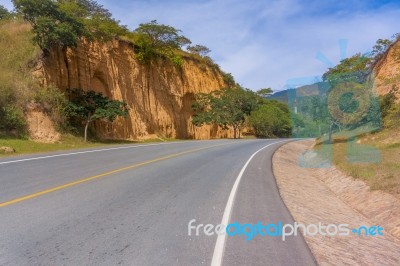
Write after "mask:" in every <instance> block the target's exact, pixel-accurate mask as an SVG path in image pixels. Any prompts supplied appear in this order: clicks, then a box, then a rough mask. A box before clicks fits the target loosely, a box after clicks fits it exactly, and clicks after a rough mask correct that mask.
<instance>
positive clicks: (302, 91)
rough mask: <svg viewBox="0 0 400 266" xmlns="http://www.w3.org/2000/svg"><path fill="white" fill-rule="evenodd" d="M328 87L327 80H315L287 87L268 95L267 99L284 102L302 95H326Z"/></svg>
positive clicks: (289, 101)
mask: <svg viewBox="0 0 400 266" xmlns="http://www.w3.org/2000/svg"><path fill="white" fill-rule="evenodd" d="M329 88H330V85H329V83H328V82H317V83H314V84H311V85H305V86H301V87H298V88H293V89H287V90H283V91H278V92H276V93H274V94H273V95H271V96H270V97H268V99H274V100H278V101H281V102H285V103H289V104H290V103H291V102H292V101H294V99H296V98H297V99H299V98H302V97H309V96H318V95H326V93H327V92H328V90H329Z"/></svg>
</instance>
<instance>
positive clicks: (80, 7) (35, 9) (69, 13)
mask: <svg viewBox="0 0 400 266" xmlns="http://www.w3.org/2000/svg"><path fill="white" fill-rule="evenodd" d="M13 3H14V6H15V9H16V11H17V12H18V13H19V14H21V15H22V17H23V18H24V19H25V20H26V21H28V22H29V23H30V24H31V25H32V31H33V33H34V34H35V37H34V38H33V41H34V42H35V43H36V44H38V45H39V47H40V48H42V50H46V49H49V48H51V47H53V46H55V45H59V46H62V47H74V46H76V45H77V42H78V40H79V38H81V37H86V38H89V39H92V40H93V39H96V40H101V41H102V40H105V41H106V40H110V39H111V38H113V37H114V36H115V35H125V34H127V33H128V30H127V28H126V26H121V25H120V24H119V21H117V20H115V19H113V18H112V15H111V13H110V12H109V11H108V10H107V9H105V8H104V7H103V6H102V5H100V4H98V3H97V2H96V1H93V0H13Z"/></svg>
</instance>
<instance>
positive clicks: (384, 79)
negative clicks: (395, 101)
mask: <svg viewBox="0 0 400 266" xmlns="http://www.w3.org/2000/svg"><path fill="white" fill-rule="evenodd" d="M374 75H375V81H376V86H377V91H378V94H379V95H383V94H386V93H388V92H389V91H390V90H391V89H392V88H393V86H396V87H397V88H398V89H399V90H400V39H399V40H397V41H396V42H395V43H394V44H393V45H392V46H391V47H390V48H389V50H388V51H387V53H385V55H384V56H383V57H382V59H381V60H379V62H378V63H377V64H376V65H375V67H374ZM399 100H400V99H399Z"/></svg>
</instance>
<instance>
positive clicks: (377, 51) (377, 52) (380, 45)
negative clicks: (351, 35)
mask: <svg viewBox="0 0 400 266" xmlns="http://www.w3.org/2000/svg"><path fill="white" fill-rule="evenodd" d="M391 44H392V41H391V40H388V39H378V40H377V41H376V44H375V45H374V47H373V48H372V56H373V57H374V60H375V61H377V60H379V59H380V58H381V57H382V55H383V54H384V53H385V52H386V51H387V49H389V47H390V45H391Z"/></svg>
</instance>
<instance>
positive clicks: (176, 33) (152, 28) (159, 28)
mask: <svg viewBox="0 0 400 266" xmlns="http://www.w3.org/2000/svg"><path fill="white" fill-rule="evenodd" d="M180 33H181V30H178V29H175V28H174V27H172V26H168V25H164V24H158V22H157V21H156V20H152V21H151V22H149V23H142V24H140V25H139V27H138V28H137V29H136V30H135V31H134V34H135V44H136V45H137V46H138V48H139V50H138V59H139V60H141V61H144V62H148V61H149V60H150V59H152V58H154V57H155V56H157V55H161V56H166V57H167V58H169V59H171V60H172V61H173V62H180V63H181V62H182V61H181V60H180V57H179V55H176V53H175V51H176V50H180V49H181V48H182V47H183V46H185V45H189V44H190V43H191V41H190V40H189V39H188V38H186V37H185V36H183V35H180Z"/></svg>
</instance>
